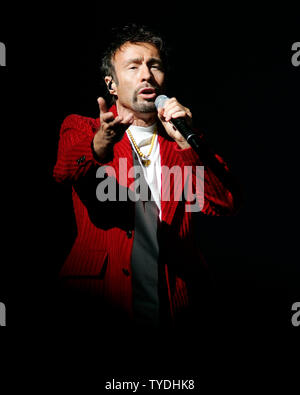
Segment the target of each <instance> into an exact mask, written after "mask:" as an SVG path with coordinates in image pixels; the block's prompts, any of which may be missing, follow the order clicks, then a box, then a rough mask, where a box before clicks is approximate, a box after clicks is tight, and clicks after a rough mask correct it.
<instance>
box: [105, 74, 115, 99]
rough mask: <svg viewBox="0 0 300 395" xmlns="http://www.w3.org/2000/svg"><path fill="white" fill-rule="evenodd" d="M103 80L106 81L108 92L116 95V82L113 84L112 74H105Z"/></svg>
mask: <svg viewBox="0 0 300 395" xmlns="http://www.w3.org/2000/svg"><path fill="white" fill-rule="evenodd" d="M104 81H105V83H106V86H107V89H108V91H109V93H110V94H111V95H116V84H115V82H114V80H113V78H112V76H110V75H109V76H106V77H105V78H104Z"/></svg>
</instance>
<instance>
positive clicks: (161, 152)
mask: <svg viewBox="0 0 300 395" xmlns="http://www.w3.org/2000/svg"><path fill="white" fill-rule="evenodd" d="M165 70H166V53H165V46H164V43H163V40H162V39H161V38H160V37H159V36H158V35H157V34H155V33H153V32H152V31H151V30H149V29H147V28H145V27H139V26H136V25H131V26H125V27H123V28H121V29H119V31H117V32H116V35H115V37H114V39H113V40H112V41H111V45H110V47H109V48H108V49H107V51H106V53H105V55H104V57H103V61H102V71H103V77H104V81H105V83H106V85H107V88H108V91H109V93H110V95H111V96H112V99H113V105H112V106H111V108H109V109H108V108H107V106H106V102H105V100H104V99H103V98H102V97H100V98H99V99H98V103H99V108H100V117H99V118H97V119H92V118H87V117H84V116H79V115H70V116H68V117H67V118H66V119H65V120H64V122H63V124H62V126H61V131H60V140H59V148H58V156H57V163H56V165H55V168H54V178H55V180H56V181H57V182H60V183H70V184H71V185H72V197H73V205H74V211H75V217H76V223H77V237H76V240H75V243H74V245H73V247H72V250H71V252H70V254H69V256H68V258H67V260H66V262H65V263H64V265H63V267H62V269H61V272H60V279H61V284H62V289H63V290H64V292H65V294H66V295H69V297H70V295H72V297H70V299H72V298H74V299H73V300H76V303H79V304H80V306H81V308H83V309H85V311H88V312H89V315H90V317H89V318H91V317H92V320H93V321H94V322H97V323H99V324H101V325H103V326H106V325H113V323H122V324H124V325H125V324H129V323H134V326H135V325H138V327H140V326H143V327H147V328H149V327H150V328H162V327H166V326H167V327H169V326H176V324H178V323H187V322H188V321H187V320H188V319H189V317H190V315H191V312H193V314H195V312H196V314H197V309H198V307H197V302H199V300H200V298H199V297H197V294H198V292H201V289H204V288H205V286H206V285H207V284H206V281H207V280H208V276H207V270H206V266H205V263H204V260H203V258H202V255H201V253H200V252H199V250H198V246H197V240H195V239H194V233H193V229H192V220H193V217H194V213H193V211H199V210H193V209H191V204H192V203H191V202H190V201H188V198H187V196H186V194H185V193H184V192H185V191H184V189H185V185H186V183H185V181H186V178H185V176H186V174H189V173H188V172H186V173H185V170H186V169H193V170H192V173H191V174H192V184H193V188H194V189H193V190H195V188H196V194H195V196H196V199H197V198H198V197H199V196H200V195H201V194H200V195H199V194H197V185H198V184H197V178H198V181H201V180H199V177H200V176H199V174H201V173H198V172H197V171H196V170H195V169H196V168H197V167H198V168H201V167H202V166H204V198H203V202H202V203H201V202H200V203H201V204H200V205H199V207H200V209H201V215H231V214H233V213H234V212H235V210H236V202H235V196H234V193H233V189H232V188H231V187H230V183H229V182H227V181H226V180H227V179H228V175H229V172H228V169H227V166H226V164H225V163H224V162H223V160H222V159H221V158H220V157H219V156H218V155H216V154H213V153H212V152H211V151H209V150H208V149H206V148H205V147H206V144H205V143H204V140H203V136H202V135H201V141H202V140H203V148H202V150H203V157H201V155H200V154H199V152H198V153H197V152H195V151H194V150H193V149H192V148H191V147H190V145H189V143H188V142H187V141H186V140H185V139H184V138H183V136H182V135H181V133H180V132H179V130H178V129H176V128H175V127H174V125H173V124H172V119H176V118H184V119H185V121H186V122H187V124H188V125H189V126H190V127H191V128H192V127H193V125H192V114H191V111H190V110H189V109H188V108H186V107H185V106H184V105H182V104H181V103H179V102H178V100H177V99H176V98H174V97H173V98H170V99H168V100H167V101H166V102H165V104H164V106H163V107H162V108H160V109H159V110H158V111H157V110H156V106H155V99H156V98H157V96H158V95H160V94H162V93H165V77H166V76H165ZM202 168H203V167H202ZM165 169H176V171H174V172H172V174H171V175H170V173H169V174H168V172H166V171H165ZM200 178H201V177H200ZM137 179H138V185H139V187H138V188H137V187H136V185H137V184H134V181H137ZM202 181H203V180H202ZM200 184H201V183H200ZM200 184H199V185H200ZM145 188H146V192H147V193H146V196H147V198H146V199H145V196H143V197H141V195H139V193H138V190H142V189H143V190H144V191H145ZM200 189H201V188H200ZM107 191H109V193H108V192H107ZM198 192H199V190H198ZM202 192H203V188H202ZM144 195H145V194H144ZM166 196H167V198H166ZM178 196H180V197H179V198H178ZM200 200H201V197H200ZM202 297H204V298H205V294H204V296H203V293H202ZM82 306H84V307H82ZM191 306H192V308H191ZM199 315H200V310H199ZM79 316H80V314H79ZM198 318H199V317H198ZM200 319H201V317H200ZM135 327H136V326H135Z"/></svg>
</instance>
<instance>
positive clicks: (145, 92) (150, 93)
mask: <svg viewBox="0 0 300 395" xmlns="http://www.w3.org/2000/svg"><path fill="white" fill-rule="evenodd" d="M139 95H140V96H142V97H143V98H144V99H154V98H155V97H156V90H155V89H154V88H143V89H141V90H140V91H139Z"/></svg>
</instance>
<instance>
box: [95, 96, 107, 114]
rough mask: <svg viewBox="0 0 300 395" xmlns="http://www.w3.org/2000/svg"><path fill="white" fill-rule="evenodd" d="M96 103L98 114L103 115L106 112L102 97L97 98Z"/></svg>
mask: <svg viewBox="0 0 300 395" xmlns="http://www.w3.org/2000/svg"><path fill="white" fill-rule="evenodd" d="M97 102H98V104H99V110H100V114H105V113H106V112H107V105H106V101H105V100H104V99H103V97H98V99H97Z"/></svg>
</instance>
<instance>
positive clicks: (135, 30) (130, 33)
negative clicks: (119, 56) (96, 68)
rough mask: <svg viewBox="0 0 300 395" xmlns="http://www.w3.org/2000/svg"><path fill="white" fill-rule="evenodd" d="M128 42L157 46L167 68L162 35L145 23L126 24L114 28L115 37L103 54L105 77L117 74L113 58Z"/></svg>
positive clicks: (102, 68) (103, 72)
mask: <svg viewBox="0 0 300 395" xmlns="http://www.w3.org/2000/svg"><path fill="white" fill-rule="evenodd" d="M126 42H130V43H138V42H142V43H150V44H153V45H155V46H156V47H157V49H158V50H159V52H160V56H161V59H162V62H163V65H164V67H165V68H166V57H167V48H166V46H165V43H164V40H163V38H162V36H161V35H159V34H158V33H156V31H155V30H154V29H152V28H149V27H147V26H145V25H136V24H132V25H126V26H123V27H121V28H120V27H117V28H113V37H112V39H111V42H110V44H109V45H108V48H107V49H106V51H105V52H104V54H103V58H102V65H101V71H102V74H103V77H105V76H109V75H110V76H112V77H114V78H115V77H116V76H115V70H114V65H113V62H112V60H113V58H114V55H115V53H116V52H117V50H118V49H120V48H121V47H122V46H123V45H124V44H125V43H126Z"/></svg>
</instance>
